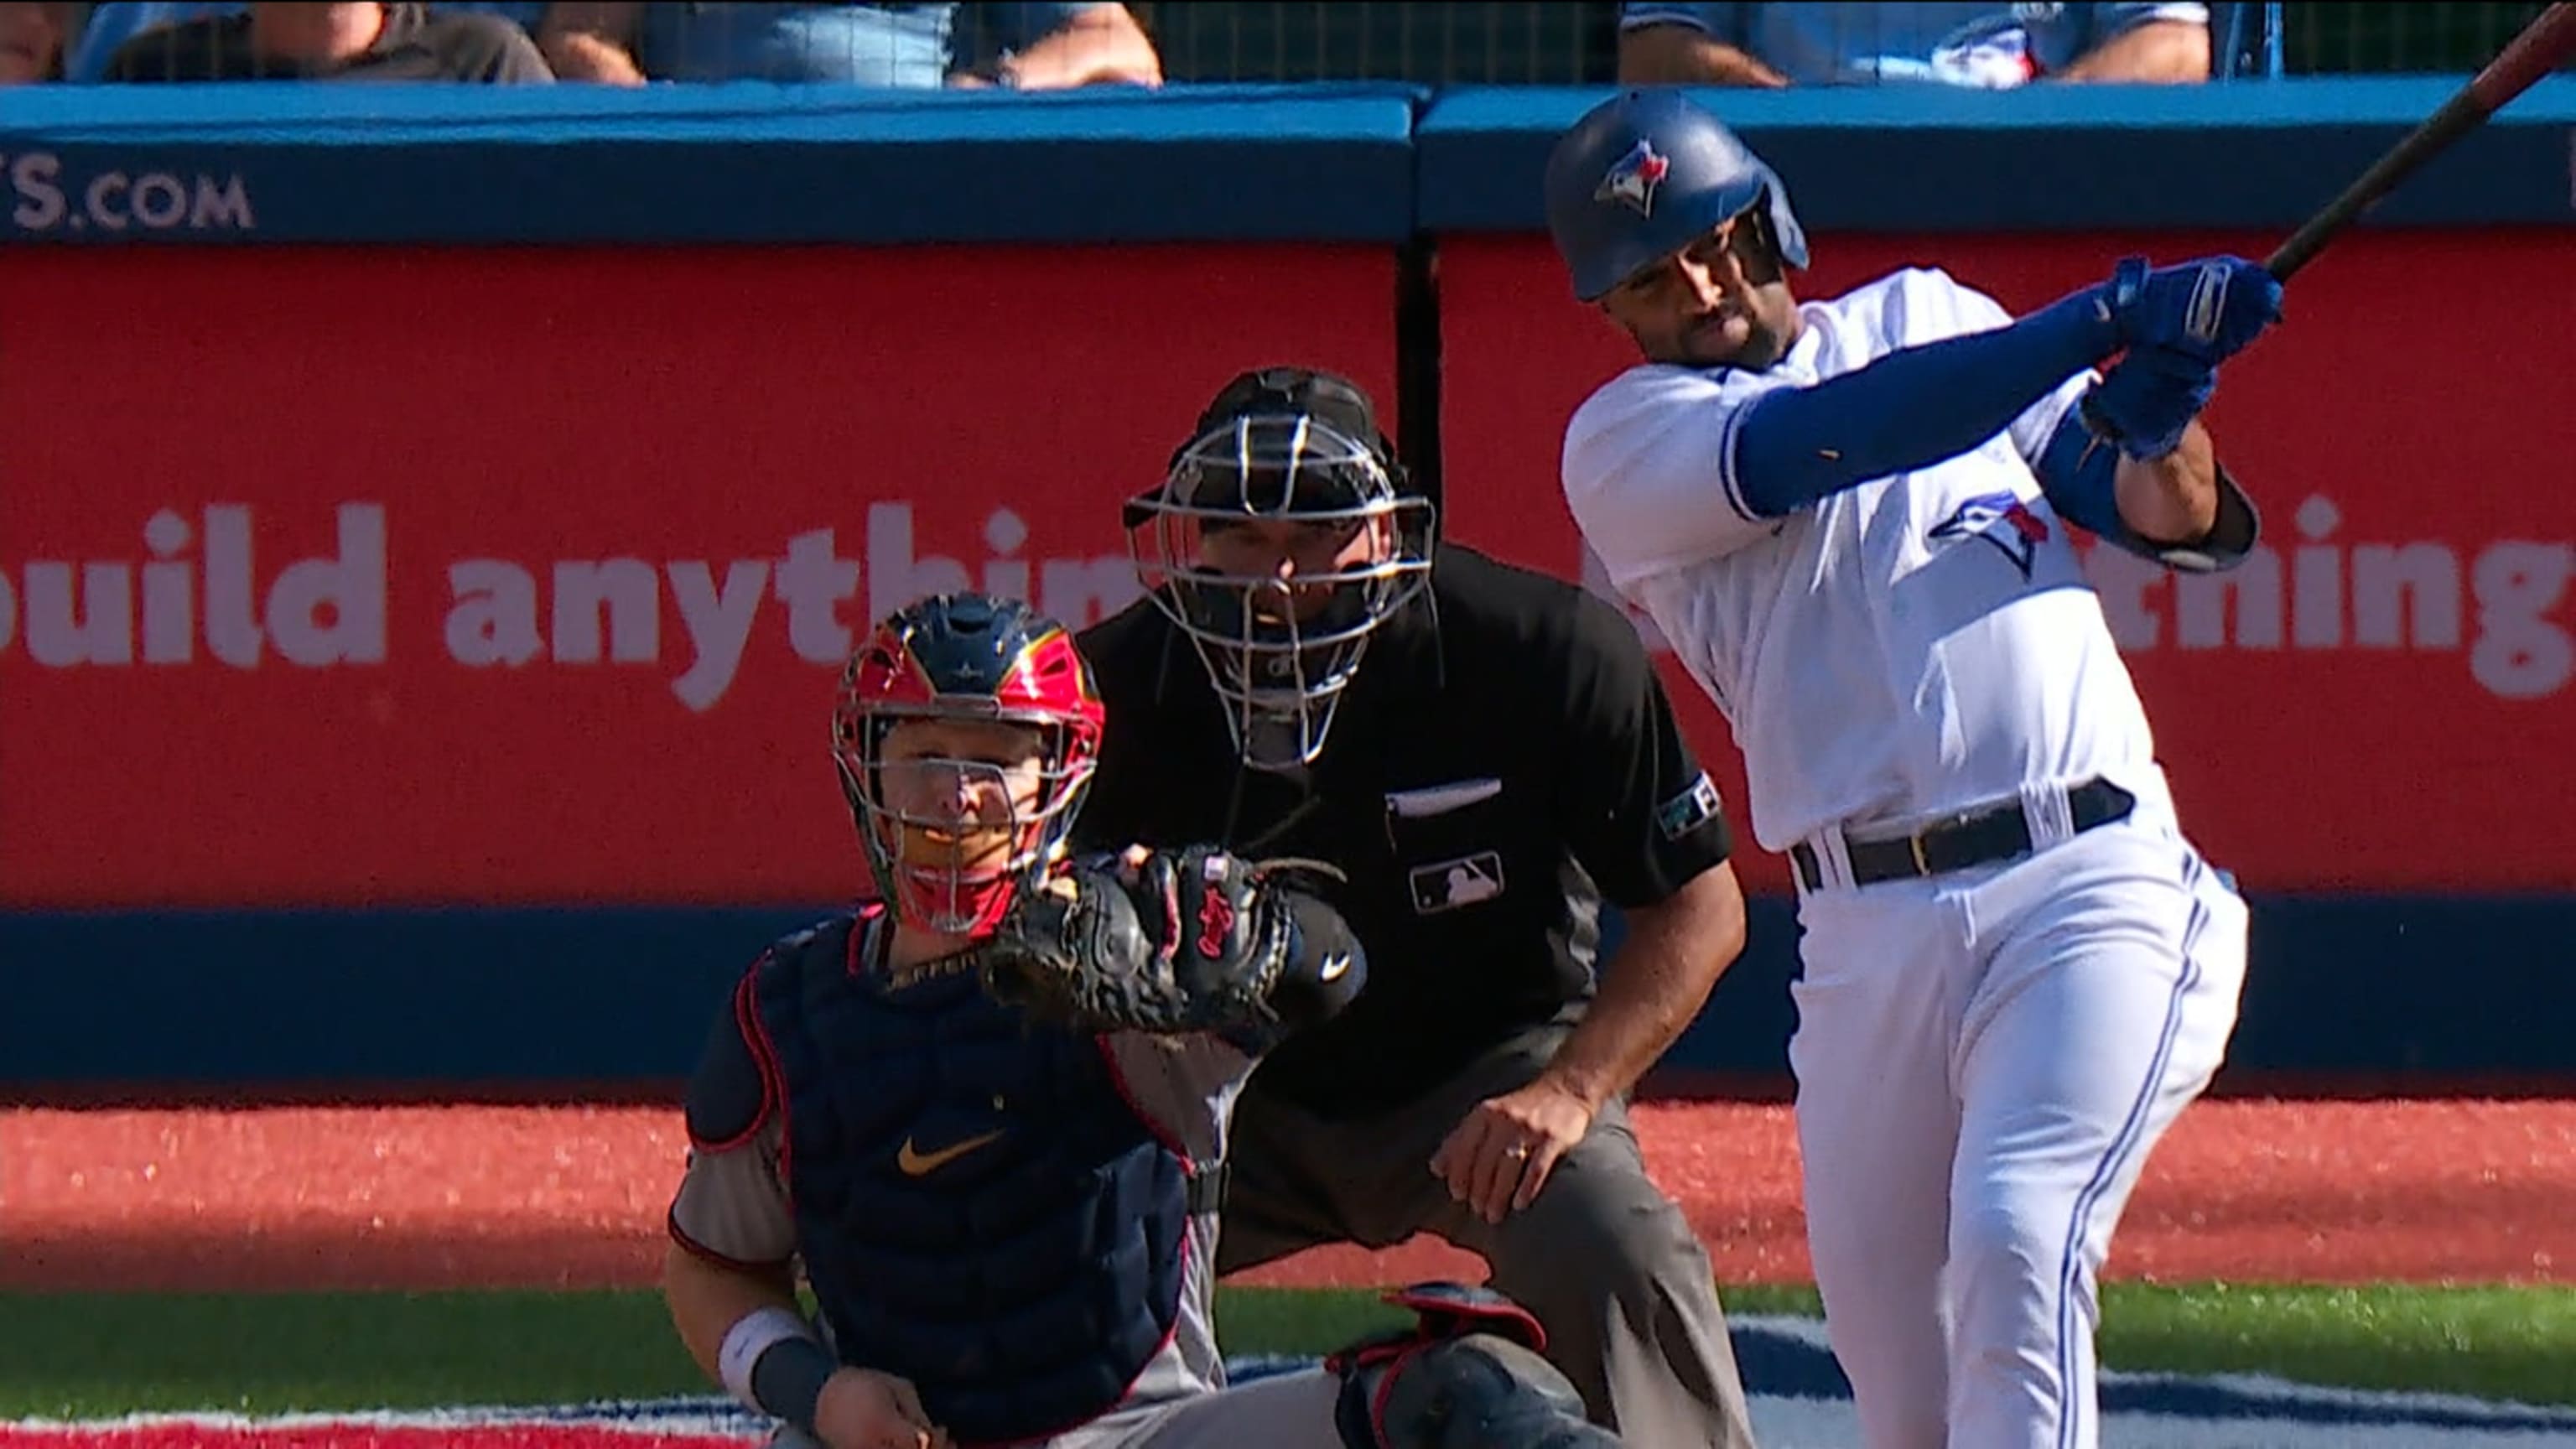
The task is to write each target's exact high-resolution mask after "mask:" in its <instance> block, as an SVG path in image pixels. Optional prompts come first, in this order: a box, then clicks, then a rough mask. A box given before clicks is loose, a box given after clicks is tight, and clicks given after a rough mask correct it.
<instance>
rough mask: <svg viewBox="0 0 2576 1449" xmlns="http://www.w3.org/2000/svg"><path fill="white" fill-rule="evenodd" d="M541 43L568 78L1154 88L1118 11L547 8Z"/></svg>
mask: <svg viewBox="0 0 2576 1449" xmlns="http://www.w3.org/2000/svg"><path fill="white" fill-rule="evenodd" d="M536 35H537V42H538V44H539V45H540V46H541V47H542V48H543V49H544V51H545V54H546V59H547V60H548V61H549V62H551V63H552V64H553V66H554V68H555V73H556V74H557V75H560V76H562V77H563V78H564V79H566V80H591V81H603V82H606V83H608V84H611V85H630V86H635V85H643V84H645V83H646V81H648V80H663V81H725V80H765V81H781V82H810V81H822V82H834V83H839V84H844V85H862V86H888V87H901V88H904V89H923V90H932V89H937V88H939V87H941V86H958V85H963V86H976V85H986V86H1002V87H1006V88H1010V89H1016V90H1031V91H1034V90H1058V89H1063V88H1065V87H1069V86H1083V85H1102V84H1122V83H1123V84H1128V85H1143V86H1159V85H1161V84H1162V83H1163V67H1162V61H1161V59H1160V57H1158V56H1157V55H1156V54H1155V51H1154V42H1153V40H1152V38H1151V37H1149V36H1147V35H1146V34H1145V30H1144V27H1143V26H1141V25H1139V24H1137V22H1136V17H1135V16H1134V15H1133V14H1132V13H1130V12H1129V10H1128V8H1127V7H1126V6H1124V5H1110V4H971V3H970V4H952V5H758V4H731V5H683V4H565V3H556V4H551V5H548V6H547V7H546V15H545V19H544V20H543V21H542V22H541V23H540V24H539V25H538V27H537V31H536Z"/></svg>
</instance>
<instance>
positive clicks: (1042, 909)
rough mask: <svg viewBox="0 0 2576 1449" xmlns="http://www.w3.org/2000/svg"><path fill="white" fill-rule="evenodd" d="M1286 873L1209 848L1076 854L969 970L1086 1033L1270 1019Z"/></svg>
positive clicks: (1033, 1010) (1285, 926)
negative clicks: (1138, 860)
mask: <svg viewBox="0 0 2576 1449" xmlns="http://www.w3.org/2000/svg"><path fill="white" fill-rule="evenodd" d="M1283 885H1284V880H1283V873H1282V872H1279V871H1273V870H1270V869H1266V868H1264V867H1262V866H1259V865H1256V864H1254V863H1253V862H1250V861H1246V860H1242V859H1240V858H1238V857H1236V856H1233V855H1230V854H1228V853H1226V852H1225V851H1222V850H1219V849H1217V848H1215V847H1213V846H1192V847H1190V848H1189V849H1187V850H1182V851H1178V852H1172V853H1164V852H1156V853H1154V854H1152V855H1149V856H1147V857H1146V859H1145V861H1144V862H1143V863H1142V864H1141V865H1138V864H1131V863H1130V862H1129V861H1127V860H1125V859H1124V858H1121V857H1118V856H1094V857H1088V858H1085V859H1083V860H1081V861H1077V862H1076V863H1075V864H1074V865H1073V866H1072V867H1071V868H1070V869H1069V870H1067V871H1066V872H1065V873H1064V874H1063V875H1061V876H1059V877H1057V878H1056V879H1055V880H1054V881H1052V882H1050V883H1049V884H1048V886H1047V887H1046V888H1045V889H1043V890H1039V891H1036V892H1032V893H1030V894H1029V895H1028V896H1026V897H1025V898H1023V899H1022V900H1021V901H1020V902H1019V903H1018V905H1017V906H1016V907H1015V908H1014V909H1013V911H1012V913H1011V916H1010V918H1009V919H1008V920H1006V921H1005V922H1003V924H1002V927H1001V929H1000V930H999V931H998V932H996V933H995V934H994V936H993V938H992V939H991V940H990V941H989V942H987V943H986V945H985V947H984V949H983V952H982V953H981V959H980V960H979V962H978V963H977V969H978V970H979V972H980V973H981V975H982V978H983V983H984V989H985V991H986V992H987V993H989V994H990V995H991V996H992V997H993V998H994V999H995V1000H997V1001H1001V1002H1005V1003H1008V1004H1011V1005H1015V1006H1018V1007H1020V1008H1021V1010H1022V1011H1023V1012H1024V1013H1026V1014H1027V1015H1028V1016H1029V1017H1030V1018H1031V1019H1032V1020H1035V1021H1039V1022H1044V1023H1048V1024H1052V1025H1061V1026H1067V1027H1072V1028H1075V1029H1078V1030H1085V1031H1115V1030H1126V1031H1146V1032H1162V1033H1181V1032H1201V1031H1220V1030H1225V1029H1228V1028H1232V1027H1238V1026H1247V1025H1266V1024H1269V1023H1271V1022H1273V1021H1274V1020H1275V1019H1276V1017H1275V1014H1274V1012H1273V1010H1272V1007H1271V1004H1270V1000H1269V996H1270V990H1271V987H1272V986H1273V985H1274V984H1276V983H1277V981H1278V979H1279V974H1280V972H1281V970H1282V969H1283V968H1284V967H1285V965H1286V964H1287V962H1288V959H1289V953H1290V951H1291V950H1292V949H1293V947H1294V944H1295V941H1294V937H1295V931H1296V927H1295V924H1294V919H1293V915H1292V913H1291V911H1290V908H1289V903H1288V901H1287V900H1286V899H1285V896H1284V894H1283Z"/></svg>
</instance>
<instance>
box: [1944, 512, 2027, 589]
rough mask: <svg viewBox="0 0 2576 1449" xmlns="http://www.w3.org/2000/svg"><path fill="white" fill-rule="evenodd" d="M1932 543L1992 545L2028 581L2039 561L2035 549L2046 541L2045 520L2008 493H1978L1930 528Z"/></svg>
mask: <svg viewBox="0 0 2576 1449" xmlns="http://www.w3.org/2000/svg"><path fill="white" fill-rule="evenodd" d="M1931 536H1932V537H1933V538H1934V539H1935V540H1939V541H1947V540H1949V539H1954V538H1974V539H1978V540H1980V541H1982V542H1985V543H1988V544H1992V545H1993V546H1994V547H1995V548H1996V549H1997V550H1999V551H2000V552H2001V553H2002V554H2003V556H2004V557H2005V558H2008V559H2010V560H2012V565H2013V567H2014V568H2016V569H2018V570H2020V571H2021V576H2022V578H2023V579H2024V580H2028V579H2029V578H2030V575H2031V569H2032V568H2033V566H2035V565H2036V564H2037V563H2038V561H2039V546H2040V545H2041V544H2043V543H2045V542H2047V541H2048V520H2047V519H2045V518H2042V517H2040V516H2039V515H2038V514H2037V513H2036V512H2034V511H2033V510H2032V509H2031V506H2030V505H2029V504H2027V503H2024V502H2022V501H2021V498H2020V497H2019V496H2018V495H2016V494H2011V493H1980V494H1978V495H1977V496H1976V497H1974V498H1971V499H1969V500H1967V501H1966V502H1964V503H1962V504H1960V505H1959V506H1958V507H1957V508H1956V509H1954V510H1952V511H1951V514H1950V516H1949V517H1947V518H1945V519H1943V520H1941V521H1940V522H1939V523H1937V524H1935V525H1933V528H1932V535H1931Z"/></svg>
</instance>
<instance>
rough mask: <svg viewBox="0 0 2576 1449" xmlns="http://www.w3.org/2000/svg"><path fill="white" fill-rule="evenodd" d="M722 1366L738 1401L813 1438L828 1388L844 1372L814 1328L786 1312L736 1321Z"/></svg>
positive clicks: (767, 1311)
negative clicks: (835, 1373) (819, 1406)
mask: <svg viewBox="0 0 2576 1449" xmlns="http://www.w3.org/2000/svg"><path fill="white" fill-rule="evenodd" d="M716 1364H717V1367H718V1368H720V1369H721V1370H722V1371H723V1377H724V1385H725V1387H726V1388H727V1389H730V1390H731V1391H732V1392H733V1396H734V1397H735V1398H736V1399H739V1400H741V1401H742V1402H743V1403H745V1404H747V1405H749V1406H750V1407H752V1408H753V1409H756V1410H758V1411H760V1412H761V1413H764V1414H767V1415H769V1416H770V1417H772V1418H775V1419H783V1420H785V1421H786V1422H788V1423H790V1424H793V1425H795V1426H796V1427H797V1428H799V1429H801V1430H803V1431H804V1432H806V1433H808V1434H811V1433H813V1432H814V1406H815V1405H816V1404H817V1403H818V1402H820V1401H821V1400H822V1397H823V1384H824V1382H825V1381H826V1380H828V1379H830V1378H831V1377H832V1374H833V1371H834V1370H836V1369H838V1368H839V1367H840V1364H839V1362H838V1361H837V1360H835V1359H834V1358H833V1356H832V1351H831V1350H830V1349H828V1348H825V1347H824V1346H823V1345H822V1343H821V1342H820V1341H819V1340H817V1339H816V1338H815V1337H814V1331H813V1328H812V1326H811V1325H809V1324H807V1323H806V1321H805V1319H804V1318H803V1317H802V1316H801V1315H799V1314H795V1313H790V1312H789V1311H787V1310H786V1309H784V1308H760V1309H755V1310H753V1311H752V1312H749V1313H746V1314H744V1315H743V1316H742V1317H741V1318H740V1319H738V1320H736V1321H735V1323H734V1326H733V1327H731V1328H729V1329H727V1330H725V1337H724V1347H723V1348H722V1349H721V1350H719V1351H718V1353H717V1355H716Z"/></svg>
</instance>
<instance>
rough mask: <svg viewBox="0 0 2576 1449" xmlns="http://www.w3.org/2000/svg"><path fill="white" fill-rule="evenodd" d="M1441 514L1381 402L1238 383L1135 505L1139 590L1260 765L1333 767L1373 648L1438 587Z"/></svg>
mask: <svg viewBox="0 0 2576 1449" xmlns="http://www.w3.org/2000/svg"><path fill="white" fill-rule="evenodd" d="M1435 513H1436V510H1435V509H1434V508H1433V506H1432V503H1431V500H1430V499H1428V498H1426V497H1423V496H1422V495H1421V493H1420V492H1419V491H1418V490H1416V489H1415V488H1414V486H1413V485H1412V483H1411V482H1410V480H1409V478H1408V476H1407V474H1406V472H1405V469H1404V467H1403V465H1402V464H1400V463H1398V462H1397V461H1396V457H1395V450H1394V449H1393V447H1392V446H1390V445H1389V444H1388V442H1387V440H1386V436H1385V435H1384V434H1383V433H1380V432H1379V431H1378V426H1377V413H1376V409H1375V408H1374V407H1373V406H1372V405H1371V404H1370V402H1369V398H1368V394H1367V393H1365V392H1363V391H1361V390H1360V388H1359V386H1358V385H1357V384H1356V383H1353V382H1352V381H1351V380H1350V379H1348V378H1345V377H1341V376H1337V375H1336V374H1333V373H1329V372H1320V371H1316V370H1314V369H1311V368H1302V367H1275V368H1264V369H1261V370H1258V371H1254V372H1247V373H1244V374H1242V375H1240V376H1238V377H1236V378H1235V379H1234V380H1233V381H1231V382H1229V383H1227V384H1226V385H1225V387H1224V389H1223V390H1221V391H1220V392H1218V394H1217V395H1216V397H1215V399H1214V400H1213V401H1211V402H1210V403H1209V404H1208V406H1207V408H1206V410H1205V411H1203V412H1202V413H1200V414H1199V419H1198V422H1197V424H1196V425H1195V426H1194V427H1193V428H1192V429H1191V432H1190V436H1189V439H1188V440H1187V441H1185V442H1183V443H1182V444H1181V445H1180V447H1178V448H1176V449H1174V450H1173V452H1172V456H1171V459H1170V461H1169V463H1168V465H1167V467H1166V469H1165V473H1164V478H1163V482H1162V484H1161V486H1159V487H1157V488H1155V489H1154V490H1153V491H1151V492H1149V493H1146V494H1145V495H1143V496H1142V497H1139V498H1136V499H1133V500H1131V501H1130V502H1129V503H1128V505H1127V514H1126V517H1127V527H1128V547H1129V552H1130V554H1131V556H1132V557H1133V558H1134V560H1135V563H1136V569H1137V576H1138V578H1139V579H1140V580H1141V581H1142V583H1143V584H1144V587H1145V590H1146V593H1147V595H1148V596H1149V597H1151V598H1152V599H1153V600H1154V602H1155V605H1156V607H1158V608H1160V609H1161V610H1162V611H1163V613H1164V615H1165V616H1166V617H1168V618H1169V619H1170V620H1171V621H1172V623H1173V624H1174V626H1175V627H1177V628H1178V629H1180V631H1181V632H1182V633H1183V634H1185V635H1187V636H1188V638H1189V640H1190V642H1191V644H1192V645H1193V646H1194V647H1195V648H1196V650H1197V652H1198V655H1199V659H1200V662H1201V663H1202V664H1204V665H1205V666H1206V668H1207V672H1208V677H1209V679H1210V681H1211V682H1212V683H1213V684H1214V686H1215V689H1216V693H1217V697H1218V698H1219V699H1220V700H1222V701H1223V702H1224V704H1225V706H1226V720H1227V723H1228V724H1229V725H1230V726H1231V727H1232V730H1233V733H1234V743H1235V747H1236V749H1237V751H1238V752H1239V753H1240V754H1241V755H1242V757H1243V759H1244V762H1245V763H1246V764H1249V765H1251V766H1253V767H1254V768H1256V769H1268V770H1283V769H1293V768H1295V767H1297V766H1300V765H1307V764H1312V763H1313V762H1314V761H1315V759H1316V757H1317V756H1319V755H1320V754H1322V753H1323V749H1324V740H1325V737H1326V735H1327V734H1328V733H1329V732H1330V731H1331V729H1332V721H1333V713H1334V710H1335V708H1336V707H1337V705H1338V704H1339V701H1340V698H1341V692H1342V690H1343V689H1344V688H1345V687H1347V686H1348V685H1349V683H1350V681H1351V678H1352V676H1353V675H1354V674H1355V673H1356V672H1357V670H1358V669H1359V664H1360V658H1361V656H1362V654H1364V653H1365V652H1366V651H1367V648H1368V643H1369V639H1370V637H1371V635H1373V634H1374V633H1375V632H1376V631H1377V630H1378V629H1379V628H1380V627H1381V626H1382V625H1384V624H1385V623H1386V622H1387V620H1389V619H1390V618H1393V617H1394V616H1395V614H1396V613H1397V612H1398V611H1400V610H1401V609H1403V608H1404V606H1405V605H1406V604H1408V603H1410V602H1411V601H1412V600H1413V598H1414V596H1415V595H1416V594H1417V593H1419V592H1420V591H1421V589H1422V587H1423V585H1424V583H1425V582H1426V581H1427V580H1428V578H1429V576H1430V570H1431V550H1432V545H1433V539H1434V535H1435V532H1436V519H1435ZM1280 525H1285V526H1287V527H1285V528H1281V527H1279V526H1280ZM1265 530H1266V531H1265Z"/></svg>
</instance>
